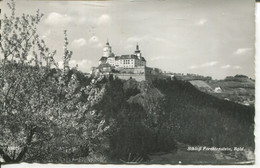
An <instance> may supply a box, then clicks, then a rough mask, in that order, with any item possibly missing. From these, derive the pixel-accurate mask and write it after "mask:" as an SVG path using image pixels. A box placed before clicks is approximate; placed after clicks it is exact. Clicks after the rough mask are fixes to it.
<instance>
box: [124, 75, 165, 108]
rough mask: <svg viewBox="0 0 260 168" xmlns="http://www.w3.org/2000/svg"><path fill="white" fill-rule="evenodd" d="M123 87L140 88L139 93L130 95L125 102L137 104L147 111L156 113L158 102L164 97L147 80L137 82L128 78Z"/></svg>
mask: <svg viewBox="0 0 260 168" xmlns="http://www.w3.org/2000/svg"><path fill="white" fill-rule="evenodd" d="M124 87H125V88H137V89H139V90H140V93H138V94H137V95H135V96H131V97H130V98H129V99H128V100H127V102H128V103H136V104H139V105H141V106H142V107H143V108H144V109H145V110H146V111H147V112H149V113H156V109H157V108H158V106H159V103H160V102H161V101H162V100H163V99H164V95H163V94H162V93H161V92H160V91H159V90H158V89H157V88H155V87H154V86H153V85H152V84H150V83H149V82H147V81H142V82H139V83H138V82H136V81H134V80H129V81H127V82H126V83H125V85H124Z"/></svg>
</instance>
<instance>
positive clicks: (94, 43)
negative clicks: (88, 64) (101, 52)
mask: <svg viewBox="0 0 260 168" xmlns="http://www.w3.org/2000/svg"><path fill="white" fill-rule="evenodd" d="M89 43H90V44H91V46H92V47H94V48H101V47H103V44H102V43H101V42H100V40H99V38H98V37H97V36H92V37H90V39H89Z"/></svg>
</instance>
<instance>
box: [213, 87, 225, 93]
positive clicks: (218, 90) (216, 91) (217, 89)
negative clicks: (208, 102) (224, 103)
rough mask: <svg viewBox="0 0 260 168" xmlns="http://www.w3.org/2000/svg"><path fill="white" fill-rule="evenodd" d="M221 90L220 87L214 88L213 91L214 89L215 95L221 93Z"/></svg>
mask: <svg viewBox="0 0 260 168" xmlns="http://www.w3.org/2000/svg"><path fill="white" fill-rule="evenodd" d="M222 91H223V90H222V89H221V87H216V88H215V89H214V92H215V93H221V92H222Z"/></svg>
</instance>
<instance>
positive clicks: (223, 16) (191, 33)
mask: <svg viewBox="0 0 260 168" xmlns="http://www.w3.org/2000/svg"><path fill="white" fill-rule="evenodd" d="M6 2H8V0H3V1H2V2H1V8H2V13H8V12H9V10H7V6H6ZM16 5H17V6H16V8H17V14H18V15H20V14H22V13H29V14H35V12H36V10H37V9H40V11H41V12H42V13H43V14H44V17H43V18H42V21H41V23H40V24H39V27H38V32H39V34H40V36H41V38H43V39H44V40H45V41H46V43H47V45H48V46H49V47H50V49H52V50H57V54H56V60H57V61H61V58H62V55H63V41H64V40H63V39H64V35H63V30H65V29H66V30H67V33H68V38H69V42H70V44H69V49H70V50H72V51H73V56H72V60H71V65H72V66H75V65H76V64H77V65H78V69H79V70H81V71H83V72H89V71H90V68H91V67H93V66H97V65H98V60H99V59H100V57H101V56H102V53H103V47H104V45H105V43H106V41H107V39H108V40H109V43H110V45H111V46H112V51H113V52H114V53H115V55H123V54H132V53H133V52H134V50H135V46H136V44H137V43H138V44H139V48H140V50H141V52H142V55H143V57H145V59H146V61H147V66H149V67H157V68H161V69H162V70H164V71H170V72H174V73H184V74H185V73H195V74H200V75H205V76H212V77H213V78H214V79H223V78H225V77H226V76H230V75H236V74H244V75H247V76H249V77H251V78H255V77H254V76H255V75H254V68H255V65H254V55H255V15H254V14H255V1H254V0H113V1H33V0H30V1H28V0H19V1H18V0H16Z"/></svg>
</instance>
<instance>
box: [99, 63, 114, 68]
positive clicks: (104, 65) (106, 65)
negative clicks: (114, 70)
mask: <svg viewBox="0 0 260 168" xmlns="http://www.w3.org/2000/svg"><path fill="white" fill-rule="evenodd" d="M98 67H99V68H103V67H111V65H110V64H108V63H105V64H100V65H99V66H98Z"/></svg>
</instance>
